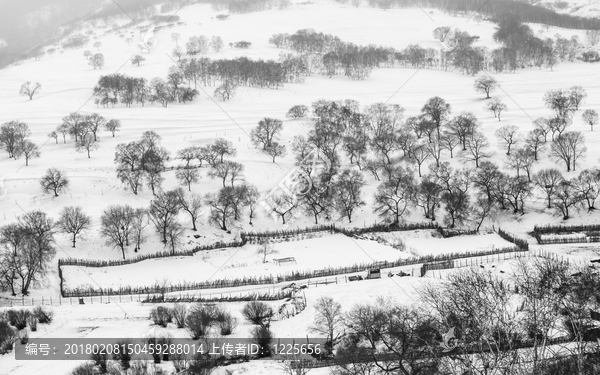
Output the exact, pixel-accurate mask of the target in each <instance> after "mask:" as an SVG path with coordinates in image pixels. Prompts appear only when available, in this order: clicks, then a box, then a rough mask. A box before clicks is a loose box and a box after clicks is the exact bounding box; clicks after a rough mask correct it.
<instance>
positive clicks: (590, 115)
mask: <svg viewBox="0 0 600 375" xmlns="http://www.w3.org/2000/svg"><path fill="white" fill-rule="evenodd" d="M581 117H582V118H583V121H585V123H586V124H587V125H589V126H590V131H594V125H596V124H597V123H598V112H596V111H594V110H593V109H587V110H585V112H583V115H581Z"/></svg>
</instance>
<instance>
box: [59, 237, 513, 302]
mask: <svg viewBox="0 0 600 375" xmlns="http://www.w3.org/2000/svg"><path fill="white" fill-rule="evenodd" d="M519 251H524V250H521V249H519V248H517V247H509V248H500V249H493V250H484V251H478V252H464V253H449V254H440V255H425V256H420V257H411V258H406V259H399V260H397V261H379V262H373V263H360V264H354V265H352V266H346V267H335V268H334V267H330V268H325V269H320V270H312V271H310V270H309V271H295V272H291V273H289V274H285V275H276V276H272V277H271V276H269V277H264V276H263V277H245V278H241V279H219V280H212V281H200V282H189V283H180V284H177V285H168V286H167V285H151V286H144V287H129V286H127V287H120V288H118V289H113V288H104V289H103V288H98V289H96V288H75V289H67V288H66V287H65V286H64V285H63V288H62V290H61V292H62V296H63V297H80V296H85V297H89V296H99V295H129V294H161V293H173V292H181V291H189V290H201V289H219V288H234V287H241V286H254V285H267V284H278V283H282V282H292V281H300V280H309V279H315V278H322V277H332V276H339V275H345V274H352V273H357V272H363V271H366V270H369V269H372V268H395V267H401V266H410V265H417V264H422V263H430V262H439V261H448V260H454V259H464V258H471V257H480V256H490V255H495V254H504V253H513V252H519Z"/></svg>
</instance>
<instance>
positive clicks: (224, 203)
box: [204, 186, 235, 231]
mask: <svg viewBox="0 0 600 375" xmlns="http://www.w3.org/2000/svg"><path fill="white" fill-rule="evenodd" d="M233 190H234V188H232V187H230V186H227V187H223V188H221V189H220V190H219V192H218V193H217V194H210V193H209V194H206V196H205V198H204V202H205V204H206V206H207V207H208V208H209V210H210V213H209V221H210V222H212V223H213V224H216V225H218V226H219V228H221V229H222V230H224V231H227V230H229V227H230V225H231V224H232V222H233V220H234V216H235V207H234V203H233V201H232V199H231V197H232V196H233V194H234V192H233Z"/></svg>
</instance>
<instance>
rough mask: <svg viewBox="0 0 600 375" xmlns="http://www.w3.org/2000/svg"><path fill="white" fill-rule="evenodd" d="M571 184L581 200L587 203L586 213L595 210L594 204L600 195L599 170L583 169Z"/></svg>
mask: <svg viewBox="0 0 600 375" xmlns="http://www.w3.org/2000/svg"><path fill="white" fill-rule="evenodd" d="M573 182H574V184H573V187H574V188H575V190H576V191H577V193H578V194H580V195H581V199H582V200H584V201H585V202H586V203H587V208H588V211H592V210H595V209H596V207H595V206H594V204H595V202H596V199H597V198H598V196H599V195H600V170H598V168H592V169H584V170H583V171H581V173H579V176H577V178H576V179H575V181H573Z"/></svg>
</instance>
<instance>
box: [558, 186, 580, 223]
mask: <svg viewBox="0 0 600 375" xmlns="http://www.w3.org/2000/svg"><path fill="white" fill-rule="evenodd" d="M581 199H582V197H581V194H579V192H578V191H577V190H576V189H575V188H574V184H573V182H572V181H569V180H562V181H560V182H559V183H558V185H557V186H556V187H555V189H554V191H553V192H552V203H554V207H556V208H557V209H558V210H559V211H560V213H561V214H562V216H563V220H567V219H568V218H570V217H571V216H570V215H569V209H570V208H571V207H574V206H576V205H577V204H579V203H580V202H581Z"/></svg>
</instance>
